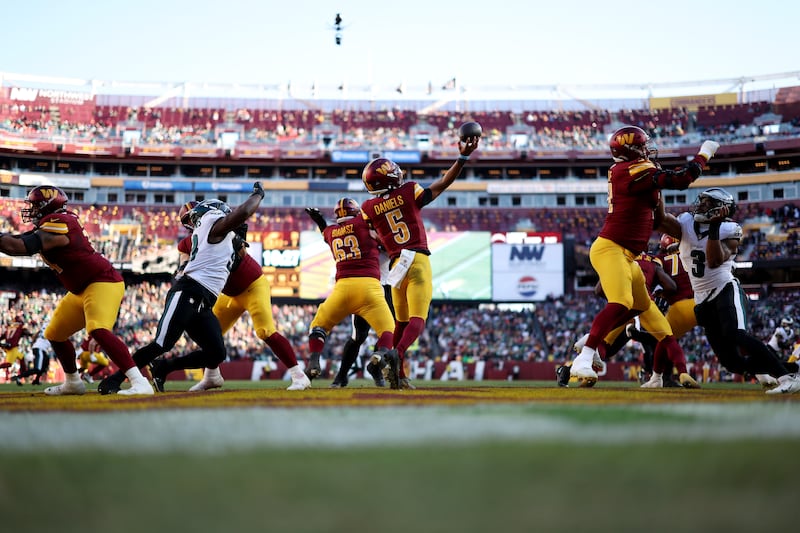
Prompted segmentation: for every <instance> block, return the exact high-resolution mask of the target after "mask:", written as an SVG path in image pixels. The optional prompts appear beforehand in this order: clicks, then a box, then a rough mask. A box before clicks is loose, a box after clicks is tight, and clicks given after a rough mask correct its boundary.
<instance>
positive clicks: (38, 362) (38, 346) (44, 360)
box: [14, 322, 52, 386]
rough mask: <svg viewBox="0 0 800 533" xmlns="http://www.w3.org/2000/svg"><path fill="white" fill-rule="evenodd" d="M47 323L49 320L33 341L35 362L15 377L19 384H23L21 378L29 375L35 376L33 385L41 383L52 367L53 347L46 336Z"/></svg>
mask: <svg viewBox="0 0 800 533" xmlns="http://www.w3.org/2000/svg"><path fill="white" fill-rule="evenodd" d="M47 324H48V322H45V323H44V324H43V325H42V327H41V328H40V329H39V334H38V335H36V339H35V340H34V341H33V345H32V346H31V352H32V353H33V364H32V365H31V367H30V368H28V369H27V370H25V371H24V372H20V373H19V375H17V376H15V377H14V381H15V382H16V383H17V385H20V386H22V383H21V382H20V379H21V378H26V377H28V376H33V379H32V380H31V385H39V384H40V383H41V379H42V375H44V374H46V373H47V370H48V369H49V368H50V357H51V352H52V349H51V347H50V341H48V340H47V339H45V338H44V330H45V329H47Z"/></svg>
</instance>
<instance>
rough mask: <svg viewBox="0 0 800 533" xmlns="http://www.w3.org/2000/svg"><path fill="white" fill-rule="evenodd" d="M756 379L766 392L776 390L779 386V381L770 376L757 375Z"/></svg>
mask: <svg viewBox="0 0 800 533" xmlns="http://www.w3.org/2000/svg"><path fill="white" fill-rule="evenodd" d="M756 379H757V380H758V382H759V383H760V384H761V388H762V389H764V390H770V389H774V388H775V387H777V386H778V380H777V379H775V378H774V377H772V376H770V375H769V374H756Z"/></svg>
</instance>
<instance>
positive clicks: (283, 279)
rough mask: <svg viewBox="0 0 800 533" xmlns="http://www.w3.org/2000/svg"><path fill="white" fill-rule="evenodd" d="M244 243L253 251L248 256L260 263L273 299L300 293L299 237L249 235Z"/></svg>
mask: <svg viewBox="0 0 800 533" xmlns="http://www.w3.org/2000/svg"><path fill="white" fill-rule="evenodd" d="M247 241H248V242H249V243H251V244H250V247H251V248H252V249H250V250H248V251H249V253H250V254H251V255H253V257H254V258H255V259H256V260H257V261H258V262H259V263H261V270H262V271H263V272H264V277H266V278H267V280H268V281H269V283H270V285H271V287H272V296H276V297H286V298H296V297H297V296H298V294H299V293H300V233H299V232H297V231H266V232H263V233H262V232H248V233H247ZM259 251H260V253H259V254H258V255H256V254H257V253H258V252H259Z"/></svg>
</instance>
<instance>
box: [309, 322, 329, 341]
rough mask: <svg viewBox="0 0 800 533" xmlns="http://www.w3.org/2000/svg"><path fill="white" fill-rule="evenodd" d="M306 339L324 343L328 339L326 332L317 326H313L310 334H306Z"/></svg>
mask: <svg viewBox="0 0 800 533" xmlns="http://www.w3.org/2000/svg"><path fill="white" fill-rule="evenodd" d="M308 338H310V339H320V340H321V341H322V342H323V343H324V342H325V341H326V340H327V339H328V332H327V331H325V330H324V329H322V328H321V327H319V326H314V327H313V328H311V332H310V333H309V334H308Z"/></svg>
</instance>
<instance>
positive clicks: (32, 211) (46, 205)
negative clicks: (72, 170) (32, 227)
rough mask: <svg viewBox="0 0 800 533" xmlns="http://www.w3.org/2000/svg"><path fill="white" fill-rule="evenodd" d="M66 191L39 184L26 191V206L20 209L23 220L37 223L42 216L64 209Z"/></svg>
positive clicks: (66, 199)
mask: <svg viewBox="0 0 800 533" xmlns="http://www.w3.org/2000/svg"><path fill="white" fill-rule="evenodd" d="M68 200H69V199H68V198H67V193H65V192H64V191H62V190H61V189H59V188H58V187H55V186H53V185H39V186H38V187H34V188H33V189H32V190H31V192H29V193H28V197H27V198H26V199H25V202H27V204H28V207H27V208H24V209H22V210H21V211H20V216H21V217H22V221H23V222H33V223H34V224H38V223H39V220H41V219H42V217H44V216H46V215H49V214H51V213H55V212H56V211H60V210H63V209H65V207H64V206H66V205H67V201H68Z"/></svg>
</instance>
